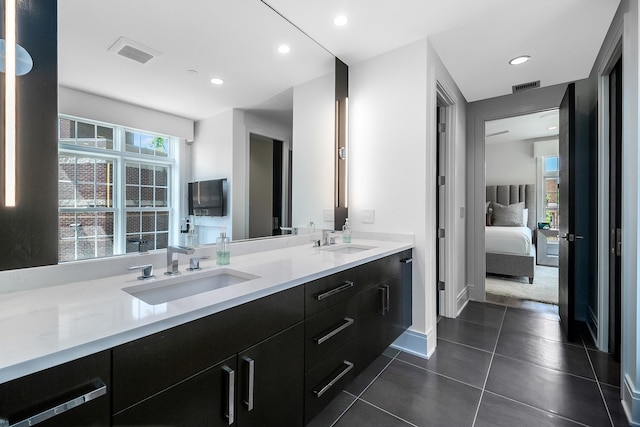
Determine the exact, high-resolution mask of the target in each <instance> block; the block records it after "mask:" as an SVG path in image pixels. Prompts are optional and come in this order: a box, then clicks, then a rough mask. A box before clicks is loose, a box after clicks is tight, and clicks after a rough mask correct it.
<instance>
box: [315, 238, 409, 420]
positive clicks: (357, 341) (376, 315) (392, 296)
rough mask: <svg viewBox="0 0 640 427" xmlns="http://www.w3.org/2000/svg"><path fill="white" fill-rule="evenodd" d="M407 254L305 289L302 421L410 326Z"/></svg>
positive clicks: (397, 255) (387, 258) (404, 253)
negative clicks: (303, 415)
mask: <svg viewBox="0 0 640 427" xmlns="http://www.w3.org/2000/svg"><path fill="white" fill-rule="evenodd" d="M410 260H411V250H407V251H404V252H401V253H397V254H393V255H390V256H387V257H385V258H382V259H379V260H376V261H372V262H369V263H366V264H363V265H361V266H358V267H355V268H352V269H349V270H346V271H343V272H340V273H337V274H334V275H331V276H328V277H325V278H322V279H318V280H316V281H314V282H310V283H308V284H306V285H305V288H306V289H305V305H306V318H305V402H304V404H305V422H306V423H308V422H309V421H311V420H312V419H313V417H314V416H315V415H317V414H318V412H320V411H321V410H322V409H323V408H324V407H325V406H326V405H327V404H328V403H329V402H330V401H331V400H332V399H333V398H334V397H335V396H336V395H337V394H338V393H340V391H341V390H342V389H344V386H345V385H346V384H348V383H349V382H350V381H351V380H352V379H353V378H355V376H356V375H357V374H358V373H360V372H362V371H363V370H364V369H365V368H366V367H367V366H368V365H369V364H370V363H371V362H373V361H374V360H375V359H376V358H377V357H378V356H379V355H380V354H382V352H383V351H384V350H385V349H386V348H387V347H388V346H389V345H391V343H393V341H394V340H395V339H396V338H398V337H399V336H400V335H401V334H402V332H403V331H404V330H405V329H407V328H408V327H409V326H411V292H412V289H411V288H412V284H411V261H410Z"/></svg>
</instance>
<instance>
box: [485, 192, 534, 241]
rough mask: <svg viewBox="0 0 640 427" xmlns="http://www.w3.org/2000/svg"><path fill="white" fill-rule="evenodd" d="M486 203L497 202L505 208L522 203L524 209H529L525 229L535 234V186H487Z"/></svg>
mask: <svg viewBox="0 0 640 427" xmlns="http://www.w3.org/2000/svg"><path fill="white" fill-rule="evenodd" d="M487 202H497V203H500V204H501V205H505V206H506V205H511V204H514V203H520V202H524V207H525V209H529V219H528V221H527V227H529V228H530V229H531V230H532V231H534V232H535V229H536V227H537V223H536V221H537V218H538V215H537V212H536V185H535V184H518V185H488V186H487Z"/></svg>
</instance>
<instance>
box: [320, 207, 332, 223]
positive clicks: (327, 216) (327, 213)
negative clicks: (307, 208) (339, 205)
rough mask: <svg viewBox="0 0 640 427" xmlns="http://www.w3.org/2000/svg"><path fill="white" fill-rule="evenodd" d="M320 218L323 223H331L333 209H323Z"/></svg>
mask: <svg viewBox="0 0 640 427" xmlns="http://www.w3.org/2000/svg"><path fill="white" fill-rule="evenodd" d="M322 217H323V218H322V219H323V220H325V221H333V219H334V218H333V209H325V210H324V212H323V213H322Z"/></svg>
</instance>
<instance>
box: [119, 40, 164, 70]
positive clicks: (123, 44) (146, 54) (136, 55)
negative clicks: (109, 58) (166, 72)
mask: <svg viewBox="0 0 640 427" xmlns="http://www.w3.org/2000/svg"><path fill="white" fill-rule="evenodd" d="M109 52H111V53H115V54H116V55H120V56H124V57H125V58H128V59H131V60H133V61H136V62H138V63H140V64H146V63H147V62H149V61H150V60H151V59H153V58H155V57H156V56H160V55H162V53H160V52H158V51H157V50H154V49H151V48H150V47H147V46H145V45H143V44H142V43H138V42H136V41H133V40H131V39H128V38H126V37H120V38H119V39H118V40H117V41H116V42H115V43H114V44H112V45H111V47H110V48H109Z"/></svg>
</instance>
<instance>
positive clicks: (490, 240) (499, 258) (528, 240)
mask: <svg viewBox="0 0 640 427" xmlns="http://www.w3.org/2000/svg"><path fill="white" fill-rule="evenodd" d="M486 192H487V195H486V201H487V203H488V206H487V209H488V210H489V209H491V214H493V208H494V207H495V208H496V209H499V210H500V213H501V215H502V212H505V211H506V210H505V209H504V208H505V207H509V206H511V205H516V204H519V203H522V204H523V207H524V209H527V211H528V214H527V215H526V220H527V221H526V224H524V223H523V224H521V226H516V225H515V223H516V222H517V221H514V222H513V224H511V226H503V225H493V224H491V225H487V226H486V227H485V252H486V263H487V268H486V271H487V273H492V274H501V275H506V276H521V277H526V278H528V279H529V283H533V279H534V272H535V265H536V255H535V254H536V251H535V240H534V239H535V228H536V218H537V215H536V186H535V184H520V185H492V186H487V189H486ZM496 203H498V205H495V204H496ZM514 207H515V206H514ZM487 213H489V212H487ZM487 218H488V219H489V218H490V215H487ZM501 218H503V216H502V217H501ZM491 222H492V221H491V220H489V223H491ZM520 222H522V221H520ZM499 223H500V224H504V221H499Z"/></svg>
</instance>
